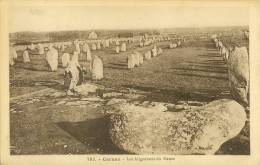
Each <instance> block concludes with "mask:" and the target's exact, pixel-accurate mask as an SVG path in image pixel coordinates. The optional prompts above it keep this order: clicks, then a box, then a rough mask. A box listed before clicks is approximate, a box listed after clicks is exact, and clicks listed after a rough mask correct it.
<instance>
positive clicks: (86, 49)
mask: <svg viewBox="0 0 260 165" xmlns="http://www.w3.org/2000/svg"><path fill="white" fill-rule="evenodd" d="M89 50H90V49H89V46H88V44H87V43H84V45H83V52H84V53H86V52H87V51H89Z"/></svg>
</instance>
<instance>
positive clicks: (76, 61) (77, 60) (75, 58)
mask: <svg viewBox="0 0 260 165" xmlns="http://www.w3.org/2000/svg"><path fill="white" fill-rule="evenodd" d="M71 61H74V62H75V64H77V65H78V66H79V54H78V52H77V51H74V52H73V55H72V57H71Z"/></svg>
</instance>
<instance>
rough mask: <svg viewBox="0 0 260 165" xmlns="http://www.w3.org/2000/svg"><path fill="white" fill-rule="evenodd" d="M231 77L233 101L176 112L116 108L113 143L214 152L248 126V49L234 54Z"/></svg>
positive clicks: (132, 148)
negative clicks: (246, 123)
mask: <svg viewBox="0 0 260 165" xmlns="http://www.w3.org/2000/svg"><path fill="white" fill-rule="evenodd" d="M228 75H229V85H230V94H231V96H232V98H233V99H234V100H230V99H221V100H216V101H213V102H210V103H209V104H206V105H203V106H200V107H196V108H191V109H188V110H183V111H178V112H174V113H172V112H169V111H160V110H154V109H156V108H159V109H164V108H163V107H156V106H155V107H150V108H149V107H148V108H147V107H141V106H136V105H133V104H129V103H123V104H117V105H116V106H114V109H116V110H115V111H114V113H112V114H111V116H110V130H109V134H110V136H111V139H112V141H113V143H114V144H115V145H116V146H118V147H119V148H120V149H122V150H125V151H128V152H130V153H135V154H169V155H172V154H173V155H184V154H206V155H212V154H214V153H215V152H216V151H217V150H218V149H219V147H220V146H221V145H222V144H223V143H224V142H226V141H228V140H229V139H231V138H233V137H235V136H236V135H238V134H239V133H240V131H241V130H242V128H243V127H244V126H245V122H246V118H247V117H246V112H245V107H246V106H248V99H247V95H248V91H249V65H248V53H247V50H246V48H245V47H242V48H238V47H236V48H235V49H234V50H233V51H232V52H231V54H230V57H229V61H228ZM166 109H167V108H166ZM166 109H164V110H166Z"/></svg>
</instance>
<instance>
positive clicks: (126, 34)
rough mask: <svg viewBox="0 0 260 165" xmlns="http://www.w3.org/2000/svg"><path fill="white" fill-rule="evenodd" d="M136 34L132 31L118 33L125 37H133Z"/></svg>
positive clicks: (119, 35)
mask: <svg viewBox="0 0 260 165" xmlns="http://www.w3.org/2000/svg"><path fill="white" fill-rule="evenodd" d="M133 36H134V34H133V33H132V32H122V33H119V34H118V37H124V38H128V37H133Z"/></svg>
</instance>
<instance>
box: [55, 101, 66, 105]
mask: <svg viewBox="0 0 260 165" xmlns="http://www.w3.org/2000/svg"><path fill="white" fill-rule="evenodd" d="M65 103H66V101H63V100H62V101H59V102H58V103H57V104H56V105H60V104H65Z"/></svg>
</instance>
